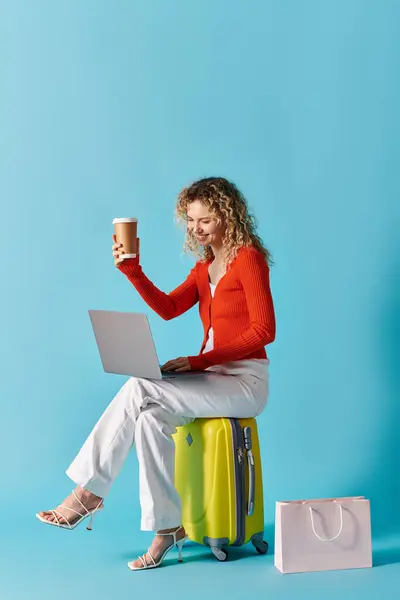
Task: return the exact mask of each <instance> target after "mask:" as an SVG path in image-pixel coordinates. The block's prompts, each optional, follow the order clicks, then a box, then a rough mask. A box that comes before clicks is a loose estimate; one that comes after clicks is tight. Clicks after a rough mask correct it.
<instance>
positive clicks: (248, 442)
mask: <svg viewBox="0 0 400 600" xmlns="http://www.w3.org/2000/svg"><path fill="white" fill-rule="evenodd" d="M243 434H244V446H245V448H246V450H247V465H248V467H249V498H248V501H247V515H248V516H249V517H250V516H251V515H252V514H253V512H254V493H255V483H256V482H255V475H256V470H255V467H254V456H253V451H252V447H253V443H252V439H251V427H245V428H244V430H243Z"/></svg>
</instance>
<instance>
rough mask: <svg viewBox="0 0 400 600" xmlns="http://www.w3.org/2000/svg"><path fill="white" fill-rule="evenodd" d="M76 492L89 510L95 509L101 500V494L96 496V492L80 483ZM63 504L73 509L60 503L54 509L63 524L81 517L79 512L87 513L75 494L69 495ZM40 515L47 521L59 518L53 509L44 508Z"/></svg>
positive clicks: (70, 522)
mask: <svg viewBox="0 0 400 600" xmlns="http://www.w3.org/2000/svg"><path fill="white" fill-rule="evenodd" d="M74 492H75V494H76V495H77V497H78V498H79V500H80V501H81V502H82V504H83V506H85V507H86V509H87V510H88V511H89V510H94V509H95V508H96V506H98V504H99V502H100V500H101V498H100V497H99V496H95V495H94V494H92V492H89V490H85V489H84V488H81V487H80V486H79V485H78V486H77V487H76V488H75V489H74ZM61 504H63V505H64V506H68V507H69V508H72V509H73V510H68V509H66V508H63V507H62V506H61V505H58V506H57V507H56V508H55V509H54V510H55V511H56V515H57V518H58V520H59V522H60V523H62V524H67V523H69V525H72V524H73V523H74V522H75V521H77V520H78V519H80V516H79V515H78V514H77V513H80V514H81V515H82V514H84V513H85V511H84V509H83V508H82V505H81V504H80V503H79V502H78V500H77V499H76V498H75V496H74V495H73V494H70V495H69V496H67V497H66V498H65V500H64V502H61ZM74 510H76V511H77V512H76V513H75V512H74ZM39 515H40V516H41V517H43V518H44V519H46V520H47V521H55V522H57V519H56V518H55V516H54V515H53V513H52V512H51V511H48V510H42V511H41V512H40V513H39Z"/></svg>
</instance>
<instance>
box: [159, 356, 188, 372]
mask: <svg viewBox="0 0 400 600" xmlns="http://www.w3.org/2000/svg"><path fill="white" fill-rule="evenodd" d="M191 370H192V367H191V364H190V362H189V359H188V357H187V356H184V357H180V358H174V359H173V360H169V361H168V362H166V363H165V365H163V366H162V367H161V371H191Z"/></svg>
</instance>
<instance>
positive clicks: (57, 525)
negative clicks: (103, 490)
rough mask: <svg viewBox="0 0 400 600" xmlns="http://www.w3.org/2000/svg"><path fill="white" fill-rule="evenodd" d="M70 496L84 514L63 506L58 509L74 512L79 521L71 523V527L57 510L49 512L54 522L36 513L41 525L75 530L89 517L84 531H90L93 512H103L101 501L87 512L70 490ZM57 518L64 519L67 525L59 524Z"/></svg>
mask: <svg viewBox="0 0 400 600" xmlns="http://www.w3.org/2000/svg"><path fill="white" fill-rule="evenodd" d="M72 494H73V496H74V497H75V499H76V500H78V502H79V504H80V505H81V506H82V508H83V509H84V510H85V511H86V512H85V513H83V514H82V513H80V512H78V511H77V510H75V509H74V508H70V507H69V506H64V504H60V508H66V509H67V510H70V511H71V512H74V513H75V514H77V515H79V517H80V518H79V519H77V520H76V521H74V522H73V523H72V525H71V524H70V522H69V521H68V519H67V518H66V517H65V516H64V515H62V514H61V513H60V512H59V511H58V510H50V511H49V512H51V513H52V515H53V517H54V518H55V521H49V519H46V518H45V517H42V516H41V515H40V514H39V513H36V516H37V518H38V519H39V521H42V523H47V524H48V525H54V527H61V529H75V527H77V526H78V525H79V523H82V521H84V520H85V519H86V518H87V517H89V516H90V521H89V525H88V526H87V527H86V529H87V530H88V531H91V530H92V522H93V515H94V513H95V512H97V511H99V510H103V508H104V506H100V505H101V504H102V503H103V500H100V502H99V503H98V505H97V506H96V508H94V509H92V510H88V509H87V508H86V506H85V505H84V504H82V502H81V501H80V500H79V498H78V496H77V495H76V494H75V491H74V490H72ZM59 517H61V518H62V519H64V520H65V521H66V522H67V523H66V524H65V523H60V520H59Z"/></svg>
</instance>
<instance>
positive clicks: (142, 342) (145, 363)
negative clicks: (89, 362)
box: [89, 310, 202, 379]
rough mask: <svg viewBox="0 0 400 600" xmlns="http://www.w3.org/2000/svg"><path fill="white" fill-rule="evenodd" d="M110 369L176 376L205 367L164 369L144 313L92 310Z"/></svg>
mask: <svg viewBox="0 0 400 600" xmlns="http://www.w3.org/2000/svg"><path fill="white" fill-rule="evenodd" d="M89 316H90V320H91V322H92V327H93V331H94V335H95V338H96V342H97V347H98V349H99V353H100V357H101V361H102V363H103V368H104V371H106V373H116V374H119V375H131V376H132V377H144V378H146V379H174V378H176V377H179V376H182V375H189V374H194V373H202V371H180V372H178V373H177V372H175V371H169V372H167V371H164V372H162V371H161V368H160V364H159V362H158V357H157V352H156V347H155V344H154V340H153V336H152V334H151V330H150V324H149V321H148V318H147V316H146V315H145V314H143V313H131V312H129V313H127V312H116V311H109V310H89Z"/></svg>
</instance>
